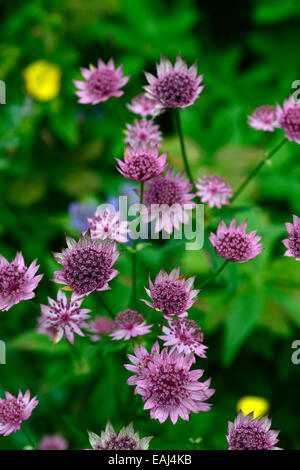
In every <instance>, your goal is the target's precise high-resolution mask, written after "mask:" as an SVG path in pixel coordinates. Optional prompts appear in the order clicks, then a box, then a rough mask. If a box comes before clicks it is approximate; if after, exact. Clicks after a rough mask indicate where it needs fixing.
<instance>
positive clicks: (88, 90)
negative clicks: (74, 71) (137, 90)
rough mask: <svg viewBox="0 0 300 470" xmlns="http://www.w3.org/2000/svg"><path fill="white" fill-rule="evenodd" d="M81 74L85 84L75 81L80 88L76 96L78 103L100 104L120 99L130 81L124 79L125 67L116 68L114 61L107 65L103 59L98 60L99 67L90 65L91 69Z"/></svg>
mask: <svg viewBox="0 0 300 470" xmlns="http://www.w3.org/2000/svg"><path fill="white" fill-rule="evenodd" d="M80 70H81V74H82V76H83V77H84V78H85V80H86V81H85V82H83V81H81V80H73V83H74V85H75V86H76V87H77V88H78V91H76V92H75V93H76V95H77V96H79V100H78V103H82V104H87V103H91V104H98V103H100V102H101V101H107V100H108V99H109V98H111V97H112V96H114V97H115V98H119V97H120V96H122V95H123V94H124V92H123V91H122V90H120V88H122V87H123V86H124V85H126V83H127V82H128V80H129V77H122V75H123V66H122V65H120V66H119V67H118V68H115V64H114V61H113V59H110V60H109V61H108V62H107V64H105V63H104V62H103V61H102V60H101V59H99V60H98V67H94V66H93V65H90V68H89V69H85V68H81V69H80Z"/></svg>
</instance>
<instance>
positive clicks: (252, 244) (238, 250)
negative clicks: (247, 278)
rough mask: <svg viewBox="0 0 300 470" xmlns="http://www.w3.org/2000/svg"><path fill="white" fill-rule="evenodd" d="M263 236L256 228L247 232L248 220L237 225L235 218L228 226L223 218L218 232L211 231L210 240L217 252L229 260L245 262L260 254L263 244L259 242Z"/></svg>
mask: <svg viewBox="0 0 300 470" xmlns="http://www.w3.org/2000/svg"><path fill="white" fill-rule="evenodd" d="M260 239H261V236H257V235H256V230H254V231H252V232H249V233H247V221H245V222H243V223H241V224H240V225H237V223H236V220H235V219H233V220H232V221H231V222H230V225H229V226H228V227H227V226H226V224H225V222H223V220H222V221H221V222H220V223H219V225H218V228H217V233H216V234H214V233H212V232H211V233H210V237H209V240H210V242H211V244H212V245H213V247H214V248H215V250H216V251H217V253H218V254H219V255H220V256H221V257H222V258H225V259H227V260H228V261H235V262H236V263H245V262H246V261H249V260H251V259H253V258H255V257H256V256H257V255H259V254H260V253H261V252H262V250H263V246H262V244H261V243H258V242H259V241H260Z"/></svg>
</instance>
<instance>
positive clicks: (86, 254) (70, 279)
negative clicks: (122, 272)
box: [53, 232, 120, 300]
mask: <svg viewBox="0 0 300 470" xmlns="http://www.w3.org/2000/svg"><path fill="white" fill-rule="evenodd" d="M66 240H67V246H68V248H66V249H64V250H63V251H62V253H55V254H54V257H55V259H56V261H57V262H58V263H59V264H61V265H62V267H63V268H64V269H58V270H57V271H55V272H54V279H53V280H54V282H57V283H58V284H66V286H67V287H68V289H69V290H72V291H73V296H72V297H73V299H74V300H76V298H81V297H83V296H84V295H89V294H90V293H91V292H93V291H94V290H96V291H103V290H107V289H110V287H109V285H108V283H109V281H111V280H112V279H113V278H114V277H116V276H117V274H118V272H119V271H117V270H116V269H113V265H114V264H115V262H116V261H117V259H118V258H119V256H120V253H119V252H118V251H117V250H116V245H115V243H112V242H108V241H106V240H104V241H102V240H92V239H91V236H90V233H89V232H87V233H86V234H85V235H83V236H81V237H80V239H79V241H78V242H76V241H75V240H74V239H73V238H70V237H67V238H66Z"/></svg>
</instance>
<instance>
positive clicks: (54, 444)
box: [38, 434, 68, 450]
mask: <svg viewBox="0 0 300 470" xmlns="http://www.w3.org/2000/svg"><path fill="white" fill-rule="evenodd" d="M67 448H68V442H67V441H66V439H65V438H64V437H63V436H62V435H61V434H53V435H46V436H44V437H42V439H41V440H40V442H39V443H38V449H39V450H66V449H67Z"/></svg>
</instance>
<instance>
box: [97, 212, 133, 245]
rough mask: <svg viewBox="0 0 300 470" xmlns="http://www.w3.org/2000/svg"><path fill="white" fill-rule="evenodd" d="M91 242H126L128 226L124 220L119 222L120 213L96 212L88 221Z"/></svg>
mask: <svg viewBox="0 0 300 470" xmlns="http://www.w3.org/2000/svg"><path fill="white" fill-rule="evenodd" d="M88 223H89V229H90V233H91V238H92V240H98V239H99V240H106V239H109V240H115V241H117V242H119V243H126V242H127V241H128V238H127V234H128V225H129V222H128V221H126V220H122V221H121V220H120V212H111V211H110V210H109V209H106V210H105V211H102V212H101V211H99V212H98V211H96V213H95V215H94V216H93V217H91V218H89V219H88Z"/></svg>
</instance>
